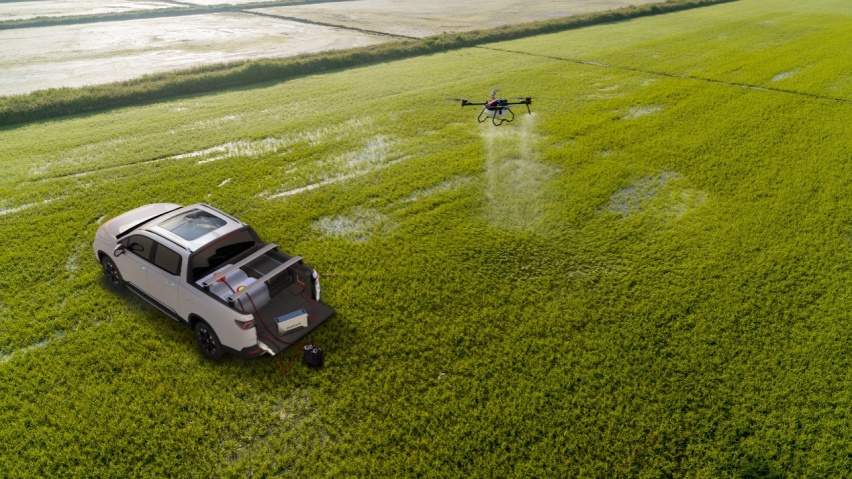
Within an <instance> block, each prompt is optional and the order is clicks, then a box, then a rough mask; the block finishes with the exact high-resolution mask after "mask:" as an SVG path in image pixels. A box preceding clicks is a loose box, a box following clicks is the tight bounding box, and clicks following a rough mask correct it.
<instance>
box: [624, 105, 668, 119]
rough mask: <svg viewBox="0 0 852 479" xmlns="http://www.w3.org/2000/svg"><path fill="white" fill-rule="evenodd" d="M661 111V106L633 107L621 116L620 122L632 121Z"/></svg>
mask: <svg viewBox="0 0 852 479" xmlns="http://www.w3.org/2000/svg"><path fill="white" fill-rule="evenodd" d="M662 110H663V107H661V106H657V105H654V106H634V107H632V108H630V109H629V110H627V113H624V114H622V115H621V119H622V120H632V119H634V118H639V117H643V116H647V115H653V114H654V113H658V112H660V111H662Z"/></svg>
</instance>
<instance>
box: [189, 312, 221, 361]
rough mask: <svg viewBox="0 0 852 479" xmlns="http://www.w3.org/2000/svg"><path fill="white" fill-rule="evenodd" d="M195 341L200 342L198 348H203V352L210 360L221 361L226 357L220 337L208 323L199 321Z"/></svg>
mask: <svg viewBox="0 0 852 479" xmlns="http://www.w3.org/2000/svg"><path fill="white" fill-rule="evenodd" d="M195 339H197V340H198V347H199V348H201V352H202V353H204V355H205V356H207V357H208V358H210V359H219V358H221V357H222V356H224V355H225V351H224V350H223V349H222V343H220V342H219V337H218V336H216V332H215V331H213V328H211V327H210V325H209V324H207V323H206V322H204V321H199V322H198V323H196V324H195Z"/></svg>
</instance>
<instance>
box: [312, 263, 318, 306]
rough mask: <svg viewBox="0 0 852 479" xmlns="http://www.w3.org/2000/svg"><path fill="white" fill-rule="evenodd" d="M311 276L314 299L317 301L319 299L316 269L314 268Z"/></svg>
mask: <svg viewBox="0 0 852 479" xmlns="http://www.w3.org/2000/svg"><path fill="white" fill-rule="evenodd" d="M311 276H313V277H314V299H315V300H317V301H319V300H320V284H319V273H317V272H316V270H314V272H313V274H312V275H311Z"/></svg>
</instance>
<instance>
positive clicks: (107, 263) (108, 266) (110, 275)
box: [101, 256, 124, 291]
mask: <svg viewBox="0 0 852 479" xmlns="http://www.w3.org/2000/svg"><path fill="white" fill-rule="evenodd" d="M101 267H103V269H104V277H106V280H107V284H109V287H110V288H112V289H114V290H116V291H119V290H121V289H122V288H124V278H122V277H121V273H120V272H119V271H118V267H117V266H116V265H115V262H114V261H113V260H112V259H110V257H109V256H104V257H103V258H102V259H101Z"/></svg>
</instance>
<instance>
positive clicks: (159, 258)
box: [154, 244, 180, 276]
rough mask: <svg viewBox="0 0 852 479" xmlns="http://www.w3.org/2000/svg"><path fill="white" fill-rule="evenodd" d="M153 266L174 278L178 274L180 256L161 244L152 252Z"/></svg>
mask: <svg viewBox="0 0 852 479" xmlns="http://www.w3.org/2000/svg"><path fill="white" fill-rule="evenodd" d="M154 264H155V265H157V266H159V267H160V268H162V269H164V270H165V271H166V272H168V273H170V274H173V275H175V276H178V275H179V274H180V255H179V254H177V253H175V252H174V251H172V250H170V249H168V248H166V247H165V246H163V245H161V244H157V249H156V250H155V251H154Z"/></svg>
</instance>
